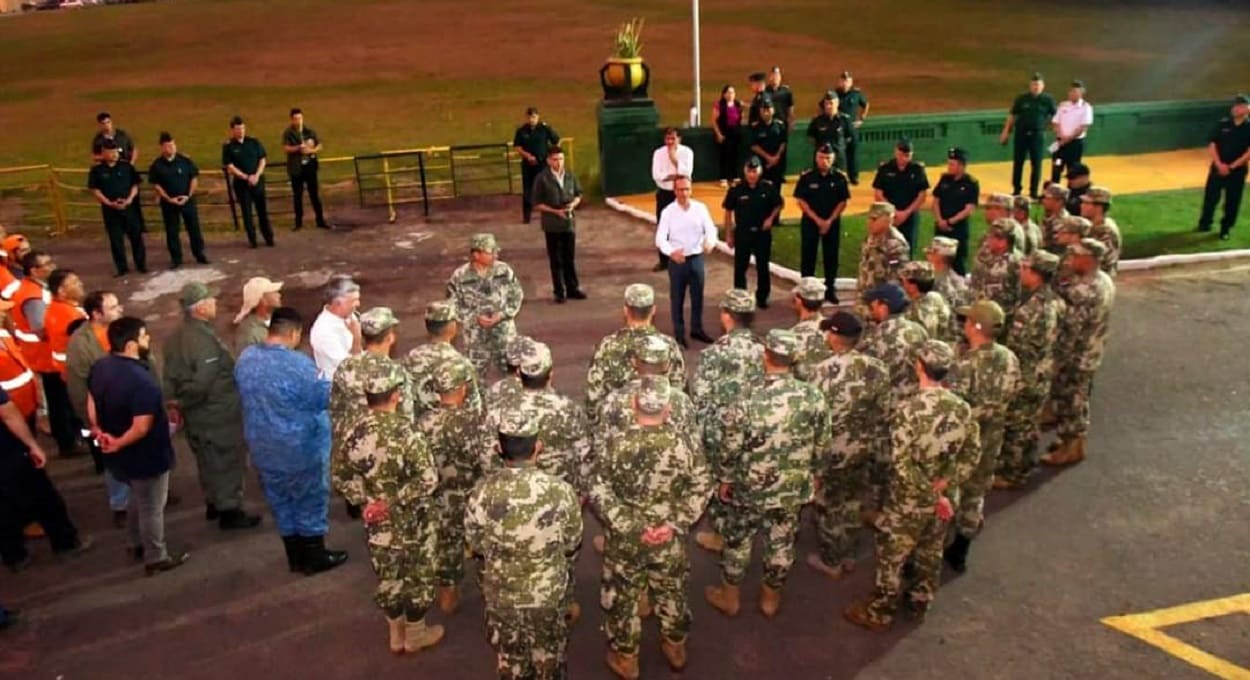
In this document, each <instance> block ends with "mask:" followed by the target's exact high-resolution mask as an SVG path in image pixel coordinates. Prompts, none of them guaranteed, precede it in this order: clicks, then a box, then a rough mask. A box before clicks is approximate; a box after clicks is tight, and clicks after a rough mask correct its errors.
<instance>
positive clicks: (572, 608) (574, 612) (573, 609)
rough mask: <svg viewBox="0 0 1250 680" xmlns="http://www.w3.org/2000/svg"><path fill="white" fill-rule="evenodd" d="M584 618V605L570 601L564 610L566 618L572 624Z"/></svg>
mask: <svg viewBox="0 0 1250 680" xmlns="http://www.w3.org/2000/svg"><path fill="white" fill-rule="evenodd" d="M580 618H582V606H581V605H580V604H578V603H576V602H570V603H569V606H568V609H566V610H564V620H565V621H567V622H568V624H569V625H570V626H571V625H573V624H575V623H577V620H578V619H580Z"/></svg>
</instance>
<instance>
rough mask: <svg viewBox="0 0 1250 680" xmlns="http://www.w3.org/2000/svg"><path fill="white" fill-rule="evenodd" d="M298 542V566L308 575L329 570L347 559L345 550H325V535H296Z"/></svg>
mask: <svg viewBox="0 0 1250 680" xmlns="http://www.w3.org/2000/svg"><path fill="white" fill-rule="evenodd" d="M295 540H297V541H299V542H300V547H301V548H302V549H301V550H300V568H301V569H303V570H304V573H305V574H306V575H308V576H312V575H313V574H320V573H321V572H323V571H329V570H331V569H334V568H335V567H339V566H342V564H343V563H344V562H346V561H347V552H346V551H343V550H326V537H325V536H296V537H295Z"/></svg>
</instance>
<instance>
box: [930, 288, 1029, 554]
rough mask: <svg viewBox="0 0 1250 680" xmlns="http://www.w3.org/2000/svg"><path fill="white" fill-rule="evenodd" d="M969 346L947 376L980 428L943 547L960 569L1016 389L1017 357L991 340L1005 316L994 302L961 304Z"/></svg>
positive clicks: (981, 518)
mask: <svg viewBox="0 0 1250 680" xmlns="http://www.w3.org/2000/svg"><path fill="white" fill-rule="evenodd" d="M958 312H959V315H960V316H962V317H964V337H965V339H966V340H967V342H968V344H967V347H966V349H964V351H963V352H961V354H960V356H959V357H958V358H957V359H956V360H955V365H954V366H953V367H952V369H951V375H950V377H949V379H948V382H949V384H950V388H951V391H953V392H954V393H956V394H958V395H959V396H961V397H963V399H964V401H966V402H968V405H969V406H971V407H972V414H973V417H975V418H976V421H977V426H978V428H979V429H980V431H981V455H980V456H979V457H978V462H977V465H976V468H975V470H974V471H973V472H972V475H971V476H970V477H969V478H968V479H967V480H966V481H965V482H964V483H963V485H962V488H961V489H960V494H959V496H960V497H959V506H958V511H957V514H956V516H955V526H954V529H955V540H954V541H953V542H952V543H951V544H950V547H948V548H947V549H946V561H947V563H948V564H950V565H951V568H952V569H954V570H955V571H957V572H960V573H963V571H964V570H965V569H966V568H967V559H968V548H969V546H970V545H971V544H972V539H973V538H975V537H976V535H977V534H978V533H979V532H980V531H981V527H982V526H983V525H984V524H985V496H986V494H988V493H989V491H990V487H991V486H992V485H993V483H994V472H995V471H996V470H997V469H998V455H999V452H1000V450H1001V449H1002V446H1003V428H1004V427H1005V425H1006V420H1007V407H1008V406H1009V405H1010V404H1011V402H1012V400H1013V399H1014V398H1015V396H1016V394H1017V393H1018V392H1019V391H1020V361H1019V359H1017V358H1016V355H1015V353H1014V352H1012V351H1011V350H1010V349H1007V348H1006V347H1004V346H1003V345H1000V344H998V343H997V342H995V340H994V338H996V337H998V335H999V333H1000V332H1001V331H1002V327H1003V324H1004V322H1005V321H1006V317H1005V315H1004V314H1003V310H1002V308H1001V307H999V306H998V303H996V302H993V301H992V300H980V301H978V302H976V303H975V304H973V305H971V306H970V307H960V308H959V310H958Z"/></svg>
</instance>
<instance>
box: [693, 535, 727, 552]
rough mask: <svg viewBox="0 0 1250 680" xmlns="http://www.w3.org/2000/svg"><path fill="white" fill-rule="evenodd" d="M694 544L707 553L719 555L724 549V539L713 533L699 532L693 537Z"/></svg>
mask: <svg viewBox="0 0 1250 680" xmlns="http://www.w3.org/2000/svg"><path fill="white" fill-rule="evenodd" d="M694 542H695V543H697V544H698V545H699V547H700V548H703V549H704V550H706V551H708V552H714V553H719V552H721V551H723V550H724V549H725V539H724V538H722V537H721V535H720V534H718V533H716V532H715V531H706V530H705V531H700V532H699V533H697V534H695V535H694Z"/></svg>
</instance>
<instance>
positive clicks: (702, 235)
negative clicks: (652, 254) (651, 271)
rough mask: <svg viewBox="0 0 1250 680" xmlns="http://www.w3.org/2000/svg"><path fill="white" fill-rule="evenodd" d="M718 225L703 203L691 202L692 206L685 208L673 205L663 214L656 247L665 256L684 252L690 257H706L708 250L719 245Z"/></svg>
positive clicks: (665, 209) (657, 233)
mask: <svg viewBox="0 0 1250 680" xmlns="http://www.w3.org/2000/svg"><path fill="white" fill-rule="evenodd" d="M716 242H717V232H716V223H715V222H713V221H712V215H711V213H709V212H708V211H707V206H706V205H704V204H703V202H702V201H696V200H694V199H693V198H692V199H690V205H689V206H688V207H686V208H682V207H681V204H680V203H678V202H677V201H673V202H672V203H670V204H669V205H668V207H666V208H664V210H663V211H662V212H661V213H660V223H659V224H658V225H656V229H655V247H656V248H658V249H659V250H660V252H661V253H664V254H665V255H672V254H673V251H674V250H681V251H682V252H683V253H684V254H685V255H686V257H690V256H692V255H701V254H703V249H704V246H707V247H708V248H711V247H713V246H715V245H716Z"/></svg>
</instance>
